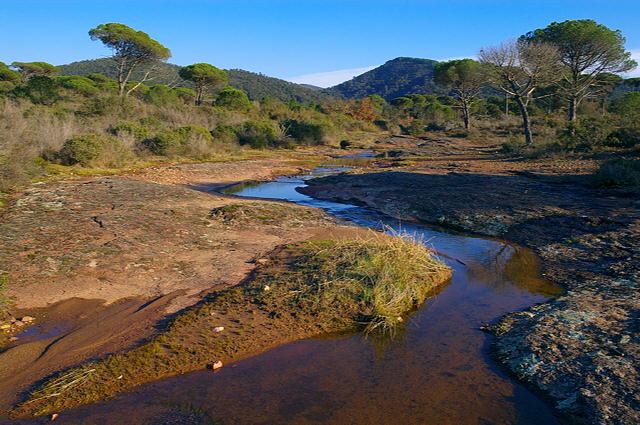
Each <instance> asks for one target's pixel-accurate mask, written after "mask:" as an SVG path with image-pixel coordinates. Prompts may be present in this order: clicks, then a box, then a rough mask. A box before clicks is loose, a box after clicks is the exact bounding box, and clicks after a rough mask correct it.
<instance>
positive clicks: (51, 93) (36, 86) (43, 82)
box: [24, 75, 59, 105]
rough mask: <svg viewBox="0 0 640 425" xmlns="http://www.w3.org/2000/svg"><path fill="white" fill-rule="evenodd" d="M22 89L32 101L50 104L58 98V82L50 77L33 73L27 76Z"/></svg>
mask: <svg viewBox="0 0 640 425" xmlns="http://www.w3.org/2000/svg"><path fill="white" fill-rule="evenodd" d="M24 90H25V91H26V94H27V96H28V97H29V98H30V99H31V101H32V102H33V103H39V104H41V105H51V104H53V103H54V102H55V101H56V100H58V99H59V95H58V84H57V83H56V81H55V80H54V79H53V78H50V77H45V76H42V75H34V76H33V77H31V78H29V81H28V82H27V84H26V86H24Z"/></svg>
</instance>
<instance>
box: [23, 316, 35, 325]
mask: <svg viewBox="0 0 640 425" xmlns="http://www.w3.org/2000/svg"><path fill="white" fill-rule="evenodd" d="M35 320H36V318H35V317H31V316H24V317H23V318H22V321H23V322H24V323H31V322H34V321H35Z"/></svg>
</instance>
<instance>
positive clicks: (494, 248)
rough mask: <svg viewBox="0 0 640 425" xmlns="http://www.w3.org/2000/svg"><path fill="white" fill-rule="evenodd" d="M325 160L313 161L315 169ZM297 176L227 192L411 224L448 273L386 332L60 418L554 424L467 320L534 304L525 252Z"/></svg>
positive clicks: (534, 282)
mask: <svg viewBox="0 0 640 425" xmlns="http://www.w3.org/2000/svg"><path fill="white" fill-rule="evenodd" d="M330 172H334V170H333V169H331V168H330V167H329V168H326V169H318V170H315V172H314V174H313V176H315V175H317V174H319V173H330ZM309 177H311V176H306V177H301V178H281V179H278V180H277V181H276V182H271V183H265V184H261V185H258V186H245V187H243V188H242V189H241V190H240V191H239V192H236V195H239V196H249V197H261V198H277V199H287V200H291V201H293V202H297V203H300V204H304V205H309V206H313V207H319V208H324V209H325V210H327V211H328V212H330V213H331V214H335V215H337V216H339V217H343V218H346V219H349V220H351V221H353V222H354V223H357V224H358V225H362V226H369V227H373V228H384V229H387V231H389V229H392V230H391V231H400V232H406V233H410V234H412V235H413V236H414V237H416V238H418V239H420V240H422V241H424V242H425V243H427V244H428V245H429V246H431V247H433V248H434V249H435V250H437V251H438V252H440V253H442V255H443V260H444V261H446V262H447V263H448V264H449V265H450V266H452V267H453V269H454V273H453V278H452V280H451V283H450V284H449V285H447V286H445V287H443V289H442V290H441V292H440V293H439V294H437V295H435V296H434V297H432V298H430V299H429V300H428V301H427V302H426V303H425V305H424V306H423V307H422V308H421V309H420V310H419V311H417V312H416V313H415V314H413V315H412V316H410V318H409V320H408V321H407V323H406V324H405V326H404V327H403V329H401V330H400V332H399V333H398V334H397V335H396V336H395V338H380V337H378V338H371V337H370V338H365V337H363V336H362V335H359V334H357V335H349V336H335V337H323V338H314V339H308V340H303V341H298V342H295V343H291V344H287V345H284V346H281V347H279V348H277V349H274V350H271V351H269V352H266V353H263V354H260V355H258V356H255V357H252V358H249V359H246V360H243V361H240V362H237V363H235V364H232V365H228V366H226V367H224V368H222V369H221V370H219V371H218V372H216V373H212V372H210V371H198V372H193V373H189V374H185V375H182V376H178V377H175V378H169V379H165V380H162V381H158V382H155V383H152V384H147V385H144V386H141V387H138V388H136V389H135V390H134V391H131V392H129V393H126V394H122V395H120V396H118V397H116V398H115V399H113V400H111V401H107V402H103V403H99V404H95V405H90V406H84V407H80V408H78V409H74V410H71V411H67V412H63V413H62V414H61V416H60V419H64V423H73V424H76V423H77V424H80V423H87V424H89V423H114V424H120V423H123V424H124V423H126V424H151V423H153V424H162V423H164V424H169V423H185V424H186V423H218V420H221V421H222V423H224V424H319V423H326V424H434V425H435V424H438V425H440V424H452V425H453V424H478V425H488V424H494V425H498V424H520V425H525V424H531V425H533V424H536V425H538V424H556V423H558V422H557V421H556V419H555V418H554V417H553V416H552V413H551V411H550V410H549V409H548V408H547V407H546V406H545V405H544V404H543V403H542V402H541V401H540V400H539V399H537V398H536V397H535V396H534V395H532V394H531V393H530V392H529V391H528V390H527V389H526V388H524V387H523V386H522V385H520V384H518V383H516V382H515V381H513V380H512V379H510V378H509V377H508V376H506V375H505V374H504V373H503V372H501V371H500V370H499V369H498V368H497V366H496V365H495V363H494V362H493V361H492V360H490V359H489V358H488V356H487V349H488V344H489V342H490V336H488V335H486V334H485V333H483V332H482V331H480V330H479V329H478V328H479V326H481V325H483V324H486V323H488V322H492V321H495V320H496V319H497V318H499V317H500V316H502V315H503V314H505V313H507V312H511V311H515V310H519V309H523V308H526V307H528V306H530V305H532V304H535V303H540V302H543V301H544V300H546V299H547V297H549V296H553V295H555V294H557V293H558V288H557V287H554V286H552V285H551V284H549V283H548V282H546V281H544V280H542V279H540V278H539V276H538V262H537V258H536V257H535V255H534V254H533V253H532V252H531V251H529V250H527V249H524V248H522V247H517V246H514V245H511V244H508V243H505V242H502V241H498V240H490V239H485V238H477V237H468V236H464V235H459V234H454V233H448V232H444V231H440V230H438V229H435V228H431V227H427V226H422V225H416V224H411V223H400V222H398V220H394V219H392V218H389V217H385V216H382V215H380V214H377V213H375V212H373V211H368V210H366V209H364V208H361V207H354V206H351V205H345V204H338V203H332V202H324V201H319V200H315V199H312V198H310V197H308V196H305V195H302V194H300V193H298V192H296V191H295V188H296V187H299V186H300V185H303V184H304V180H305V179H307V178H309Z"/></svg>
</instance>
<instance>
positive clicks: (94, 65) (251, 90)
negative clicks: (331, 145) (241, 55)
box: [58, 58, 330, 102]
mask: <svg viewBox="0 0 640 425" xmlns="http://www.w3.org/2000/svg"><path fill="white" fill-rule="evenodd" d="M58 69H59V71H60V75H83V76H84V75H89V74H93V73H98V74H103V75H106V76H107V77H110V78H115V77H116V74H115V70H114V69H113V66H112V60H111V59H110V58H103V59H90V60H84V61H79V62H72V63H70V64H66V65H59V66H58ZM179 69H180V66H178V65H174V64H171V63H159V64H157V65H155V69H154V72H153V75H155V77H154V78H153V80H151V81H149V82H148V83H147V84H165V85H168V86H180V87H188V88H192V85H191V83H190V82H188V81H184V80H183V79H182V78H180V77H179V76H178V70H179ZM226 71H227V74H228V76H229V85H231V86H233V87H236V88H239V89H241V90H243V91H245V92H246V93H247V95H248V96H249V99H251V100H260V99H262V98H264V97H271V98H274V99H279V100H282V101H283V102H287V101H290V100H297V101H299V102H322V101H325V100H327V99H328V98H330V94H328V93H323V92H320V91H317V90H313V89H310V88H307V87H303V86H301V85H299V84H295V83H290V82H288V81H284V80H280V79H278V78H273V77H267V76H266V75H262V74H256V73H254V72H249V71H244V70H242V69H230V70H226ZM144 72H145V68H141V69H138V70H136V71H135V72H134V73H133V76H132V79H133V80H139V79H140V78H142V76H143V74H144Z"/></svg>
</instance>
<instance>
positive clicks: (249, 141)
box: [236, 120, 278, 149]
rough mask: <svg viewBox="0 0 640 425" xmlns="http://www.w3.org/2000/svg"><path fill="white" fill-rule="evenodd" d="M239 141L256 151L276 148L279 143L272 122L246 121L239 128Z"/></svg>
mask: <svg viewBox="0 0 640 425" xmlns="http://www.w3.org/2000/svg"><path fill="white" fill-rule="evenodd" d="M236 134H237V136H238V141H239V142H240V144H241V145H249V146H251V147H252V148H254V149H264V148H268V147H274V146H275V145H276V144H277V141H278V134H277V130H276V126H275V124H274V123H273V122H271V121H255V120H251V121H245V122H243V123H242V124H240V126H239V127H238V130H237V133H236Z"/></svg>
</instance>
